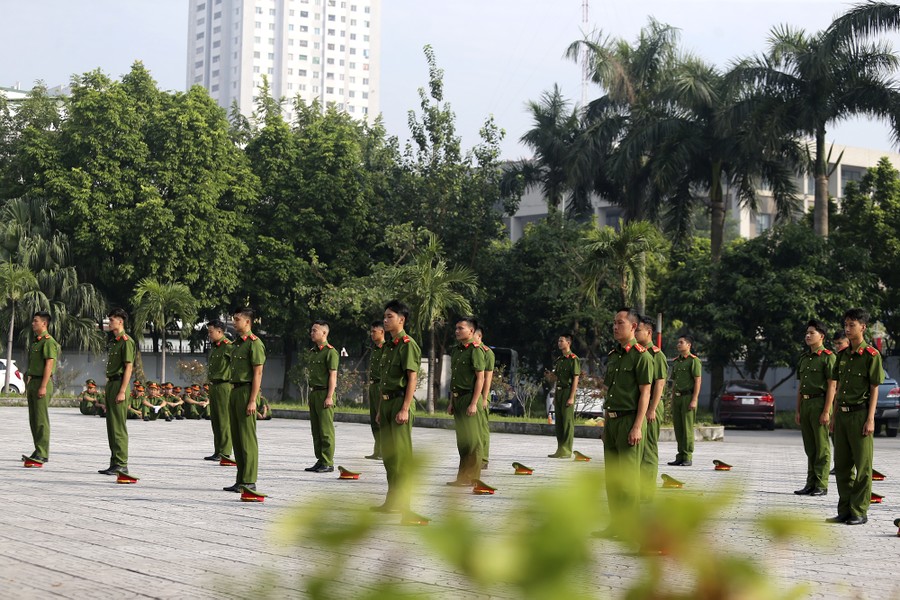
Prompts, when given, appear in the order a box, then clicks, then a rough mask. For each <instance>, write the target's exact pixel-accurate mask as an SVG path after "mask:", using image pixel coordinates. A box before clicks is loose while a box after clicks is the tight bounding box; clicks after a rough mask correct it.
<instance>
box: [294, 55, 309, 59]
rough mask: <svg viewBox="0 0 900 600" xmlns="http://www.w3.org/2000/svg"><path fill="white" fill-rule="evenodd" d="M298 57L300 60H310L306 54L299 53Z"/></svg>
mask: <svg viewBox="0 0 900 600" xmlns="http://www.w3.org/2000/svg"><path fill="white" fill-rule="evenodd" d="M297 58H299V59H300V60H309V57H308V56H307V55H305V54H299V55H297Z"/></svg>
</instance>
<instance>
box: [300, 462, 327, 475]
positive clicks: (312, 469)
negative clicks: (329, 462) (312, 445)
mask: <svg viewBox="0 0 900 600" xmlns="http://www.w3.org/2000/svg"><path fill="white" fill-rule="evenodd" d="M321 466H322V463H321V462H319V461H316V464H314V465H313V466H311V467H306V468H305V469H303V470H304V471H309V472H310V473H315V472H316V469H318V468H319V467H321Z"/></svg>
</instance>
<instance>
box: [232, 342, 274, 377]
mask: <svg viewBox="0 0 900 600" xmlns="http://www.w3.org/2000/svg"><path fill="white" fill-rule="evenodd" d="M233 346H234V349H233V350H232V352H231V383H250V382H252V381H253V367H255V366H258V365H263V364H265V363H266V347H265V345H264V344H263V342H262V340H261V339H259V338H258V337H256V336H255V335H253V333H248V334H247V335H242V336H239V337H238V339H236V340H235V341H234V344H233Z"/></svg>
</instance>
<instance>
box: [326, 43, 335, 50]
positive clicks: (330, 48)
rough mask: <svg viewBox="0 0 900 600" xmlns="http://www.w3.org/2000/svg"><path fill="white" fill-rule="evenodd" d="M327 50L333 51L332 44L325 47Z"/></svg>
mask: <svg viewBox="0 0 900 600" xmlns="http://www.w3.org/2000/svg"><path fill="white" fill-rule="evenodd" d="M326 47H327V48H328V49H329V50H334V44H328V45H327V46H326Z"/></svg>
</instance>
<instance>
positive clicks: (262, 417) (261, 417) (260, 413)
mask: <svg viewBox="0 0 900 600" xmlns="http://www.w3.org/2000/svg"><path fill="white" fill-rule="evenodd" d="M271 418H272V409H270V408H269V401H268V400H266V397H265V396H263V395H262V394H260V395H259V402H257V403H256V420H257V421H268V420H269V419H271Z"/></svg>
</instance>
